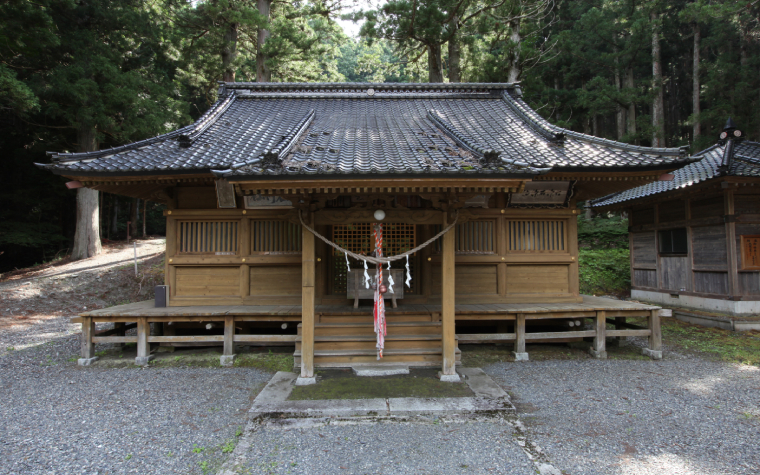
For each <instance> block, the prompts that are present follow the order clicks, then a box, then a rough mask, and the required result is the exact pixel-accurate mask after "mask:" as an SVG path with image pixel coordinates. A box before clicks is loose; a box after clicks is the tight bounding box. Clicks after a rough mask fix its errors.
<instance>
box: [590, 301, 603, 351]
mask: <svg viewBox="0 0 760 475" xmlns="http://www.w3.org/2000/svg"><path fill="white" fill-rule="evenodd" d="M589 353H591V355H592V356H595V357H597V358H601V359H607V312H605V311H604V310H600V311H597V312H596V336H595V337H594V346H593V348H591V350H590V351H589Z"/></svg>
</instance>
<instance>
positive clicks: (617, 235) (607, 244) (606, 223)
mask: <svg viewBox="0 0 760 475" xmlns="http://www.w3.org/2000/svg"><path fill="white" fill-rule="evenodd" d="M578 245H579V246H580V247H581V248H590V249H608V248H619V249H627V248H628V219H627V218H623V217H621V216H620V215H612V216H595V217H593V218H592V219H585V217H583V216H579V217H578Z"/></svg>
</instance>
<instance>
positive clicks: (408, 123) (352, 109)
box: [39, 83, 689, 180]
mask: <svg viewBox="0 0 760 475" xmlns="http://www.w3.org/2000/svg"><path fill="white" fill-rule="evenodd" d="M219 92H220V99H219V101H218V102H217V103H216V104H215V105H214V106H213V107H212V108H211V109H210V110H209V111H208V112H207V113H206V114H204V115H203V117H201V118H200V119H199V120H198V121H197V122H196V123H195V124H193V125H191V126H188V127H183V128H181V129H179V130H176V131H174V132H171V133H168V134H164V135H161V136H158V137H154V138H151V139H148V140H143V141H140V142H136V143H133V144H129V145H124V146H121V147H115V148H112V149H108V150H102V151H98V152H89V153H50V156H51V157H52V159H53V163H51V164H46V165H39V166H41V167H43V168H46V169H49V170H51V171H53V172H54V173H57V174H60V175H68V176H120V175H121V176H130V175H149V176H150V175H156V176H160V175H174V174H182V173H209V174H211V173H213V174H214V175H216V176H220V177H225V178H229V179H231V180H244V179H246V177H255V178H257V179H260V178H272V179H277V178H278V177H282V178H284V177H286V176H287V177H289V178H298V177H299V176H302V177H304V178H306V177H308V176H310V175H315V174H327V175H343V176H355V175H368V174H370V175H398V174H403V175H414V174H417V175H420V174H424V175H430V176H435V175H442V174H446V175H450V174H461V175H463V176H464V175H473V174H488V175H491V176H503V177H505V178H506V177H516V176H527V177H530V176H533V175H536V174H540V173H546V172H548V171H550V170H551V171H579V172H583V171H599V170H611V171H635V170H637V169H652V168H654V169H673V168H675V167H677V166H679V165H681V164H683V163H688V161H689V158H688V157H687V156H686V154H685V151H684V150H683V149H660V148H647V147H636V146H631V145H626V144H622V143H618V142H613V141H609V140H604V139H599V138H596V137H590V136H587V135H583V134H579V133H576V132H572V131H568V130H564V129H561V128H558V127H554V126H553V125H551V124H550V123H548V122H547V121H545V120H544V119H543V118H541V117H540V116H539V115H538V114H537V113H536V112H535V111H533V110H532V109H530V107H528V106H527V104H526V103H525V102H524V101H523V100H522V98H521V93H520V89H519V87H518V86H516V85H513V84H504V83H499V84H496V83H494V84H468V83H459V84H390V83H389V84H363V83H315V84H303V83H223V84H221V86H220V90H219Z"/></svg>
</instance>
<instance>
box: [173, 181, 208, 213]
mask: <svg viewBox="0 0 760 475" xmlns="http://www.w3.org/2000/svg"><path fill="white" fill-rule="evenodd" d="M175 191H176V193H177V208H178V209H216V189H215V188H214V187H211V186H209V187H177V188H175Z"/></svg>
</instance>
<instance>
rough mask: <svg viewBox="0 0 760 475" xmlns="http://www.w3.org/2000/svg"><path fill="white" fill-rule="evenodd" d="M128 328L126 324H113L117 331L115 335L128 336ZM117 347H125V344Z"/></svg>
mask: <svg viewBox="0 0 760 475" xmlns="http://www.w3.org/2000/svg"><path fill="white" fill-rule="evenodd" d="M126 326H127V324H126V323H124V322H115V323H114V324H113V329H114V330H115V332H114V335H116V336H126V335H127V330H126ZM116 346H124V343H116Z"/></svg>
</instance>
